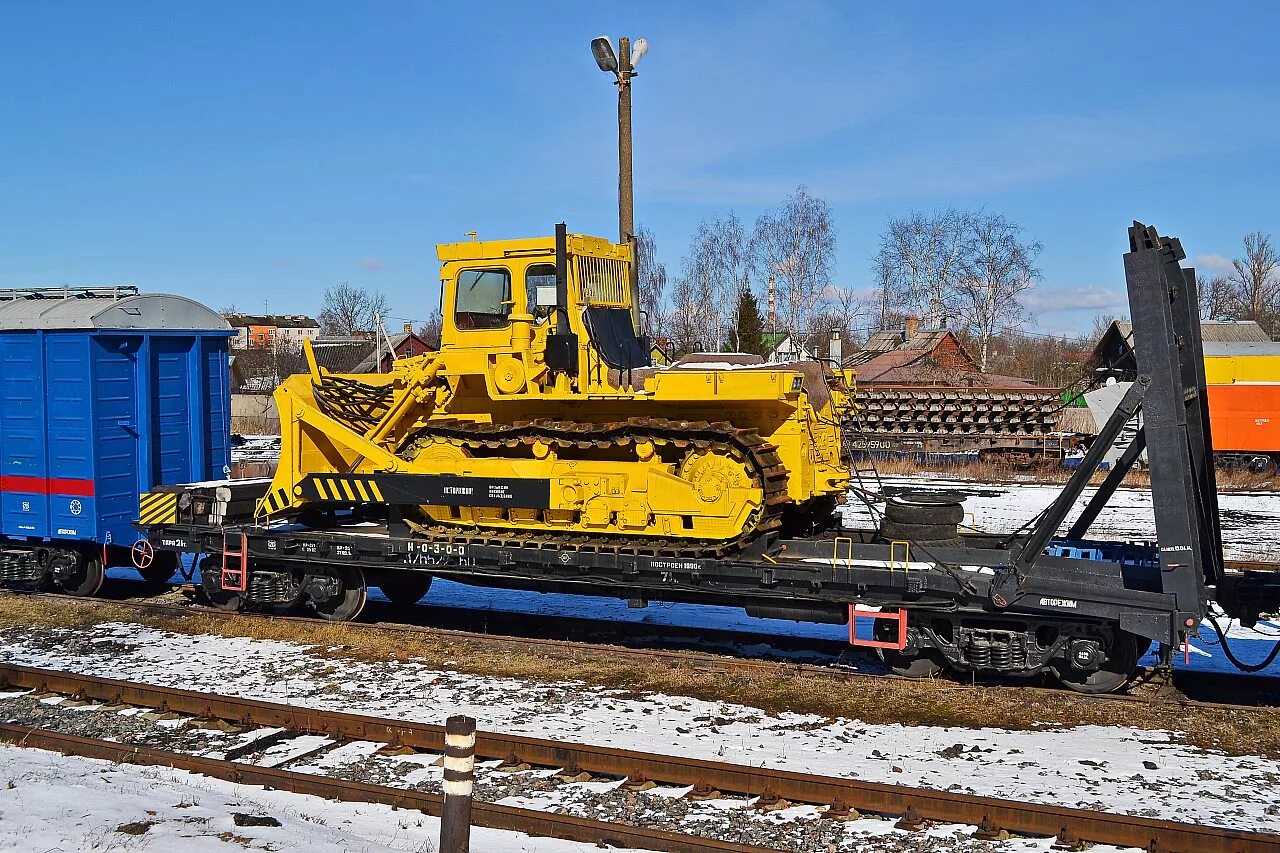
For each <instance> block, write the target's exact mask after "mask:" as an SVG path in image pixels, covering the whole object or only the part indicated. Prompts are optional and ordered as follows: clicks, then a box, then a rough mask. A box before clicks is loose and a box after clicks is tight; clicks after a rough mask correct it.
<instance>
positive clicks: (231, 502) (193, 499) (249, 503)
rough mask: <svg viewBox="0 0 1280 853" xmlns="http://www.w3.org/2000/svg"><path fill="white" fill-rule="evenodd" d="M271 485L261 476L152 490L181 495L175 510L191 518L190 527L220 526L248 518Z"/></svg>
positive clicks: (184, 516)
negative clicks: (191, 525)
mask: <svg viewBox="0 0 1280 853" xmlns="http://www.w3.org/2000/svg"><path fill="white" fill-rule="evenodd" d="M270 485H271V480H270V479H269V478H265V477H263V478H255V479H249V480H216V481H210V482H207V483H188V484H187V485H183V486H162V487H160V488H157V489H155V490H154V491H156V492H160V491H172V492H176V493H178V494H179V495H181V497H180V498H179V500H178V511H179V513H180V514H181V515H182V517H183V519H190V521H191V523H193V524H208V525H212V526H219V525H222V524H223V523H225V522H226V521H228V520H237V519H245V518H249V517H251V516H252V515H253V510H254V507H255V505H256V504H257V502H258V500H259V499H260V498H261V497H262V496H263V495H264V494H266V492H267V487H268V486H270Z"/></svg>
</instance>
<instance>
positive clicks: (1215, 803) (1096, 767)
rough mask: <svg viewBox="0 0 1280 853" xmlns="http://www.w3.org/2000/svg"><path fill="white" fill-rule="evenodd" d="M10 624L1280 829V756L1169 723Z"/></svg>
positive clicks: (64, 659)
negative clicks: (877, 706) (976, 715)
mask: <svg viewBox="0 0 1280 853" xmlns="http://www.w3.org/2000/svg"><path fill="white" fill-rule="evenodd" d="M7 640H8V641H7V643H6V644H5V645H4V646H3V647H0V659H4V660H6V661H10V662H13V663H18V664H25V665H30V666H43V667H57V668H62V669H70V670H73V671H81V672H92V673H95V674H98V675H103V676H107V677H112V678H122V679H134V680H143V681H147V682H150V683H156V684H162V685H171V686H175V687H183V688H188V689H202V690H208V691H211V692H218V693H227V694H232V695H243V696H252V697H255V698H259V699H266V700H271V701H278V702H289V703H291V704H295V705H304V706H310V707H323V708H334V709H341V710H344V711H350V712H353V713H364V714H372V715H376V716H384V717H393V718H401V719H414V720H420V721H424V722H434V723H439V722H443V720H444V718H445V717H446V716H448V715H449V714H453V713H465V714H469V715H472V716H475V717H476V718H477V719H478V720H479V721H480V725H481V727H482V728H488V729H496V730H502V731H504V732H509V733H512V734H528V735H532V736H537V737H553V738H555V737H559V738H565V739H568V740H575V741H582V742H587V743H597V744H604V745H613V746H620V747H625V748H630V749H638V750H645V751H652V752H664V753H674V754H680V755H687V756H701V757H707V758H715V759H719V760H724V761H731V762H735V763H740V764H747V765H758V766H770V767H779V768H786V769H793V770H801V771H807V772H813V773H822V774H830V775H835V776H850V777H855V776H856V777H857V778H862V779H868V780H872V781H879V782H888V783H895V784H905V785H922V786H928V787H933V788H939V789H946V790H954V791H961V792H967V793H977V794H983V795H987V796H995V797H1001V798H1006V799H1017V800H1031V801H1037V802H1047V803H1057V804H1061V805H1066V806H1075V807H1082V808H1093V809H1106V810H1109V811H1115V810H1119V811H1124V812H1131V813H1135V814H1149V815H1158V816H1161V817H1165V818H1169V819H1174V820H1182V821H1193V822H1201V823H1208V824H1221V825H1226V826H1233V827H1237V828H1242V829H1263V830H1267V831H1280V762H1277V761H1274V760H1270V759H1264V758H1260V757H1254V758H1250V757H1244V758H1231V759H1226V758H1224V756H1222V755H1220V754H1216V753H1211V752H1205V751H1202V750H1199V749H1195V748H1192V747H1189V746H1186V745H1184V744H1182V743H1180V742H1178V739H1177V738H1176V737H1174V736H1173V735H1172V734H1170V733H1166V732H1158V731H1148V730H1138V729H1130V728H1126V727H1123V726H1117V727H1082V728H1074V729H1065V730H1050V729H1047V728H1046V729H1043V730H1031V731H1006V730H1001V729H960V728H950V727H930V726H919V727H905V726H900V725H867V724H864V723H862V722H859V721H858V720H851V719H834V720H832V719H824V718H821V717H816V716H812V715H805V714H795V713H783V714H778V715H773V714H769V713H767V712H764V711H761V710H759V709H755V708H751V707H748V706H744V705H737V704H732V703H723V702H706V701H702V700H696V699H691V698H688V697H681V696H666V695H658V694H648V695H637V694H635V693H634V692H629V691H621V690H610V689H600V688H598V687H595V686H591V685H586V684H582V683H577V682H533V681H526V682H522V681H517V680H514V679H509V678H493V677H483V676H476V675H468V674H464V673H459V672H455V671H438V670H433V669H430V668H428V667H426V666H425V665H421V664H417V663H414V662H413V661H400V662H392V663H385V664H384V663H364V662H357V661H351V660H348V659H345V658H337V657H333V658H330V659H329V660H327V661H326V660H325V650H323V649H321V650H316V652H315V653H312V652H311V651H309V650H308V649H307V648H305V647H301V646H297V645H293V644H289V643H283V642H277V641H261V640H251V639H245V638H223V637H208V636H190V635H183V634H174V633H167V632H163V631H158V630H155V629H150V628H144V627H140V626H137V625H126V624H117V625H110V624H108V625H99V626H96V627H94V628H90V629H74V630H73V629H66V630H59V631H54V632H49V631H43V630H35V629H33V630H30V631H12V632H10V634H9V636H8V638H7ZM317 654H318V655H319V657H320V658H321V660H320V661H319V662H318V661H317ZM325 663H327V664H328V665H327V666H325V665H324V664H325ZM0 772H4V771H0ZM0 787H3V780H0ZM525 805H528V804H525ZM330 825H331V826H332V825H333V824H332V823H331V824H330Z"/></svg>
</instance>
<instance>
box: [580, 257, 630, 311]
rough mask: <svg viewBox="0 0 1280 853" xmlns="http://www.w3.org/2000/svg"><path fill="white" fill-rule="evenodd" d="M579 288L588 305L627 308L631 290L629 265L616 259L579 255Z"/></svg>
mask: <svg viewBox="0 0 1280 853" xmlns="http://www.w3.org/2000/svg"><path fill="white" fill-rule="evenodd" d="M575 260H576V261H577V268H578V288H579V290H580V291H581V293H582V300H583V302H585V303H586V304H587V305H594V306H601V307H611V308H625V307H626V306H627V292H628V291H629V290H630V281H629V278H630V277H629V275H628V272H629V265H628V264H627V263H626V262H625V261H621V260H617V259H615V258H594V257H591V256H589V255H579V256H577V257H576V258H575Z"/></svg>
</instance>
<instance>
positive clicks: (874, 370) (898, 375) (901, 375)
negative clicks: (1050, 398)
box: [845, 350, 1039, 388]
mask: <svg viewBox="0 0 1280 853" xmlns="http://www.w3.org/2000/svg"><path fill="white" fill-rule="evenodd" d="M930 352H932V350H929V351H925V350H893V351H891V352H884V353H879V354H877V355H873V356H872V357H871V358H869V359H867V360H866V361H863V362H862V363H861V364H859V365H855V366H856V368H857V379H858V382H859V383H866V384H876V385H952V386H976V387H982V388H1036V387H1039V386H1037V385H1036V384H1035V383H1034V382H1029V381H1028V380H1026V379H1020V378H1019V377H1016V376H1004V375H1002V374H999V373H982V372H981V371H977V370H955V369H949V368H946V367H942V366H941V365H939V364H937V363H935V362H934V361H933V360H932V359H930V358H929V354H930ZM845 364H846V366H848V362H846V363H845Z"/></svg>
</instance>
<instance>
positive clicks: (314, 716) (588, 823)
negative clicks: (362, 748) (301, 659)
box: [0, 664, 1280, 853]
mask: <svg viewBox="0 0 1280 853" xmlns="http://www.w3.org/2000/svg"><path fill="white" fill-rule="evenodd" d="M0 686H6V687H9V688H21V689H28V690H33V691H44V692H51V693H58V694H63V695H65V696H68V697H74V698H77V699H82V700H94V701H101V702H104V703H111V704H120V705H133V706H140V707H144V708H151V709H156V710H161V711H165V712H169V713H172V714H178V715H185V716H190V717H198V718H202V719H215V720H222V721H227V722H231V723H236V724H240V725H254V726H261V727H272V728H274V729H283V730H286V731H287V732H288V733H290V734H294V735H323V736H326V737H328V738H331V739H333V742H334V747H335V748H336V746H337V745H339V744H340V743H345V742H351V741H357V740H358V741H372V742H375V743H382V744H385V745H387V746H389V747H394V748H396V749H401V750H412V751H421V752H431V753H434V752H443V749H444V727H443V726H438V725H431V724H427V723H418V722H412V721H405V720H393V719H384V718H378V717H369V716H363V715H357V714H348V713H343V712H337V711H325V710H319V709H314V708H305V707H294V706H290V705H282V704H278V703H272V702H263V701H259V700H254V699H243V698H238V697H230V696H219V695H216V694H207V693H201V692H197V691H191V690H180V689H177V688H171V687H159V686H154V685H149V684H141V683H135V682H127V681H118V680H114V679H107V678H100V677H97V676H91V675H81V674H75V673H68V672H61V671H55V670H45V669H35V668H29V667H20V666H13V665H2V664H0ZM270 737H273V738H275V739H276V740H275V741H273V742H278V739H279V737H280V735H279V734H278V733H276V734H273V735H270ZM0 739H4V740H7V741H10V742H14V743H20V744H23V745H26V746H33V747H40V748H45V749H54V750H59V751H62V752H67V753H71V754H76V755H83V756H87V757H94V758H105V759H109V760H113V761H123V762H129V763H140V764H158V765H164V766H172V767H178V768H181V769H185V770H190V771H191V772H195V773H202V774H205V775H209V776H214V777H217V778H220V779H228V780H231V781H235V782H240V783H244V784H251V785H266V786H270V787H275V788H281V789H284V790H289V791H295V792H298V793H306V794H315V795H318V796H324V797H328V798H334V799H340V800H350V801H361V802H378V803H385V804H388V805H393V806H397V807H401V808H414V809H419V810H421V811H424V812H426V813H428V814H438V813H439V809H440V804H441V798H440V797H439V796H437V795H433V794H429V793H425V792H421V791H415V790H406V789H403V788H393V787H386V786H378V785H370V784H367V783H360V782H351V781H346V780H339V779H333V778H330V777H324V776H317V775H313V774H309V773H299V772H296V771H288V770H282V769H280V768H275V767H263V766H259V765H255V764H247V763H242V762H238V761H229V760H226V759H217V758H210V757H207V756H197V755H190V754H187V753H184V752H177V751H171V750H158V749H152V748H148V747H140V746H135V745H130V744H127V743H120V742H116V741H105V740H99V739H94V738H85V737H80V736H76V735H70V734H65V733H61V732H57V731H53V730H49V729H44V728H34V727H30V726H18V725H3V726H0ZM476 755H477V757H478V758H480V759H496V760H499V761H502V762H504V763H505V764H507V765H509V766H516V767H522V768H523V767H526V766H527V767H529V768H532V767H542V768H557V769H565V770H567V771H569V772H571V773H573V774H578V773H582V774H589V775H592V776H603V777H612V778H623V779H625V780H626V781H625V782H624V785H628V786H630V787H632V788H633V789H643V786H644V785H645V784H647V783H649V782H653V783H665V784H669V785H677V786H692V788H693V792H695V793H696V792H700V793H701V794H702V795H703V796H715V795H716V794H725V793H733V794H738V795H745V796H747V797H753V798H759V799H758V800H757V802H760V801H764V802H776V801H786V802H787V803H794V804H801V803H804V804H812V805H818V806H825V807H826V808H827V812H826V815H827V816H828V817H832V818H850V817H856V816H858V814H859V813H861V812H867V813H871V814H877V815H882V816H889V817H890V818H897V819H898V820H897V824H896V826H897V827H898V828H900V829H904V830H918V829H922V828H924V827H925V826H926V825H927V824H928V823H930V822H936V823H944V824H968V825H971V826H974V827H976V830H975V837H979V838H991V839H994V838H999V837H1002V833H1010V834H1016V835H1027V836H1035V837H1055V836H1056V837H1057V838H1058V840H1059V843H1060V844H1064V845H1077V844H1082V843H1101V844H1112V845H1116V846H1120V847H1137V848H1142V849H1146V850H1149V851H1153V850H1158V851H1165V853H1261V851H1274V850H1277V849H1280V835H1275V834H1268V833H1258V832H1248V831H1243V830H1233V829H1226V828H1221V827H1212V826H1202V825H1195V824H1186V823H1178V822H1174V821H1166V820H1156V819H1152V818H1145V817H1135V816H1131V815H1121V814H1109V813H1103V812H1094V811H1089V810H1084V809H1072V808H1064V807H1060V806H1047V805H1040V804H1034V803H1018V802H1011V801H1008V800H1003V799H995V798H990V797H980V796H973V795H965V794H956V793H952V792H947V791H935V790H930V789H925V788H910V787H905V786H896V785H887V784H882V783H873V782H863V781H859V780H856V779H845V778H833V777H824V776H818V775H814V774H808V773H799V772H795V771H787V770H774V769H769V768H760V767H746V766H742V765H734V764H728V763H723V762H717V761H709V760H703V759H695V758H685V757H681V756H672V755H659V754H652V753H641V752H635V751H631V750H624V749H616V748H611V747H601V746H594V745H588V744H581V743H572V742H569V741H561V740H551V739H543V738H531V737H524V736H517V735H506V734H501V733H495V732H483V731H482V732H479V733H478V734H477V737H476ZM475 822H476V824H477V825H479V826H486V827H493V828H499V829H510V830H517V831H521V832H526V833H530V834H536V835H550V836H554V837H558V838H568V839H573V840H578V841H587V842H594V843H612V844H615V845H624V846H630V847H639V848H642V849H650V850H663V851H696V853H701V851H719V850H745V851H751V850H763V849H766V848H760V847H756V848H752V847H749V846H743V845H741V844H728V843H726V842H723V841H716V840H714V839H706V838H700V837H694V836H687V835H680V834H677V833H670V832H663V831H659V830H653V829H646V828H643V827H638V826H632V825H629V824H615V823H608V824H605V823H601V822H599V821H593V820H587V819H584V818H579V817H570V816H567V815H560V814H550V813H546V812H541V811H534V810H527V809H517V808H511V807H506V806H498V805H493V804H482V803H477V804H476V810H475ZM1070 849H1078V848H1070Z"/></svg>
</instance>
